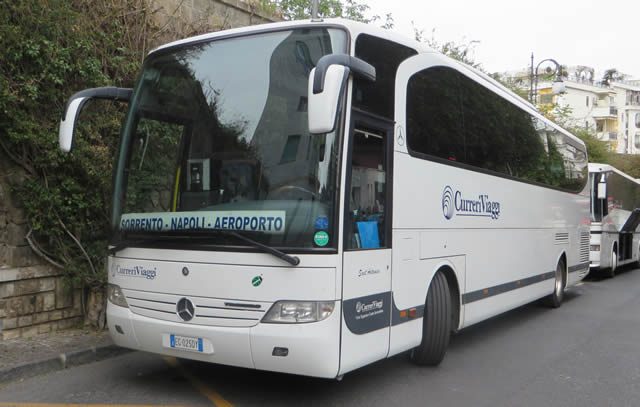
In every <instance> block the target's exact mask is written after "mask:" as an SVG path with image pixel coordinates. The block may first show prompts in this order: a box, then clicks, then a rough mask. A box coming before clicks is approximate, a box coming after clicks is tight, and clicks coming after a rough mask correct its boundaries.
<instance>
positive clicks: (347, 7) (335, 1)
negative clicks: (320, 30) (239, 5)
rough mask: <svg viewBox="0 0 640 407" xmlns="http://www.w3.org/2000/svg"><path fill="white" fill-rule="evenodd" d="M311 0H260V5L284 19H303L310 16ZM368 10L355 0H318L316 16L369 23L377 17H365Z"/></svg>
mask: <svg viewBox="0 0 640 407" xmlns="http://www.w3.org/2000/svg"><path fill="white" fill-rule="evenodd" d="M312 4H313V1H312V0H262V7H263V8H264V9H266V10H270V11H272V12H276V13H279V14H281V15H282V17H283V18H284V19H285V20H305V19H308V18H311V6H312ZM368 10H369V6H368V5H366V4H361V3H358V2H357V1H355V0H344V1H343V0H320V1H319V4H318V17H320V18H330V17H343V18H348V19H350V20H355V21H361V22H364V23H369V22H372V21H375V20H376V19H378V18H379V17H372V18H367V17H365V15H364V14H365V12H367V11H368Z"/></svg>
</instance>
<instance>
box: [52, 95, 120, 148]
mask: <svg viewBox="0 0 640 407" xmlns="http://www.w3.org/2000/svg"><path fill="white" fill-rule="evenodd" d="M131 93H133V89H127V88H116V87H113V86H108V87H104V88H92V89H85V90H83V91H80V92H78V93H76V94H74V95H73V96H71V97H70V98H69V100H67V103H66V104H65V105H64V111H63V112H62V120H60V131H59V143H60V149H61V150H62V151H64V152H65V153H68V152H69V151H71V145H72V144H73V136H74V133H75V131H76V122H77V120H78V115H79V114H80V111H81V110H82V108H83V107H84V105H85V103H87V102H88V101H89V99H108V100H120V101H125V102H128V101H129V99H131Z"/></svg>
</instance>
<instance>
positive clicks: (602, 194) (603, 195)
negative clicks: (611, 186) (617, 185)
mask: <svg viewBox="0 0 640 407" xmlns="http://www.w3.org/2000/svg"><path fill="white" fill-rule="evenodd" d="M598 199H607V183H606V182H599V183H598Z"/></svg>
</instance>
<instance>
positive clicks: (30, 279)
mask: <svg viewBox="0 0 640 407" xmlns="http://www.w3.org/2000/svg"><path fill="white" fill-rule="evenodd" d="M82 320H83V317H82V307H81V299H80V291H79V290H75V292H73V291H72V290H68V289H67V288H66V287H65V285H64V283H63V281H62V277H61V276H60V273H59V271H58V270H54V269H53V268H52V267H49V266H45V265H38V266H29V267H10V268H9V267H4V268H0V332H2V339H13V338H18V337H25V338H28V337H31V336H35V335H41V334H47V333H49V332H55V331H57V330H58V329H65V328H70V327H72V326H78V325H80V324H82Z"/></svg>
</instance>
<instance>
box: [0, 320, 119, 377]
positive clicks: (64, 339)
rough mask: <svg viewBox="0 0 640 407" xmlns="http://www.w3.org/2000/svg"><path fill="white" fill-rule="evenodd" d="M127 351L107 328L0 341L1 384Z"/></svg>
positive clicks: (76, 330)
mask: <svg viewBox="0 0 640 407" xmlns="http://www.w3.org/2000/svg"><path fill="white" fill-rule="evenodd" d="M125 352H128V350H127V349H124V348H120V347H118V346H115V345H114V344H113V341H112V340H111V338H110V337H109V332H108V331H107V330H104V331H100V332H97V331H92V330H84V329H70V330H64V331H58V332H55V333H52V334H49V335H44V336H36V337H32V338H19V339H9V340H4V341H0V386H1V385H3V384H6V383H8V382H11V381H15V380H21V379H26V378H29V377H33V376H38V375H41V374H45V373H50V372H54V371H57V370H62V369H65V368H68V367H71V366H77V365H81V364H85V363H90V362H94V361H97V360H102V359H106V358H108V357H112V356H117V355H120V354H123V353H125Z"/></svg>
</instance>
